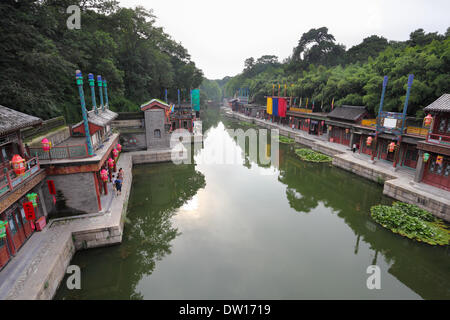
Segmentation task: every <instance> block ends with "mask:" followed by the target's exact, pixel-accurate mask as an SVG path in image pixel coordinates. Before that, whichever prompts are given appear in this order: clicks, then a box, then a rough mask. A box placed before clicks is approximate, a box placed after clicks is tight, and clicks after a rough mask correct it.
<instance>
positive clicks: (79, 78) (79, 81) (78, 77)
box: [75, 70, 94, 156]
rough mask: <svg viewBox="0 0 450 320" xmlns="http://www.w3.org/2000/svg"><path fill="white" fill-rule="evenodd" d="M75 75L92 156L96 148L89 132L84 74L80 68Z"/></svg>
mask: <svg viewBox="0 0 450 320" xmlns="http://www.w3.org/2000/svg"><path fill="white" fill-rule="evenodd" d="M75 75H76V80H77V86H78V93H79V94H80V103H81V113H82V115H83V122H84V132H85V135H86V145H87V148H88V154H89V155H90V156H92V155H94V148H93V147H92V141H91V134H90V132H89V121H88V117H87V111H86V103H85V101H84V91H83V76H82V74H81V71H80V70H77V71H75Z"/></svg>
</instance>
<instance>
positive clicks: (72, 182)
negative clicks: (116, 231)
mask: <svg viewBox="0 0 450 320" xmlns="http://www.w3.org/2000/svg"><path fill="white" fill-rule="evenodd" d="M47 180H53V181H54V182H55V188H56V192H57V195H58V191H61V193H60V195H62V196H63V197H64V198H65V206H62V202H58V203H57V205H56V206H54V205H53V200H52V197H51V196H48V197H46V204H50V203H51V206H48V207H47V208H52V209H53V210H51V215H52V217H55V218H56V217H58V216H66V215H70V214H81V213H94V212H98V202H97V193H96V190H95V181H94V175H93V173H92V172H83V173H73V174H65V175H57V176H49V177H48V178H47ZM46 194H48V192H46ZM48 210H49V209H48ZM49 211H50V210H49Z"/></svg>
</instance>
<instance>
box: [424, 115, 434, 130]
mask: <svg viewBox="0 0 450 320" xmlns="http://www.w3.org/2000/svg"><path fill="white" fill-rule="evenodd" d="M432 121H433V117H432V116H431V114H428V115H427V116H426V117H425V119H424V124H425V127H428V126H429V125H430V124H431V122H432Z"/></svg>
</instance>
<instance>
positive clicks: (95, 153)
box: [30, 71, 119, 217]
mask: <svg viewBox="0 0 450 320" xmlns="http://www.w3.org/2000/svg"><path fill="white" fill-rule="evenodd" d="M76 80H77V85H78V89H79V92H80V101H81V114H82V116H83V121H82V122H80V123H77V124H76V125H74V126H73V127H72V130H71V136H70V137H69V138H68V139H66V140H64V141H62V142H59V143H58V144H55V145H52V146H51V148H50V149H49V150H47V151H46V150H44V149H43V148H42V147H33V148H30V153H31V154H32V155H37V156H38V157H39V160H40V163H41V167H43V168H45V169H46V173H47V180H48V181H52V182H53V183H54V186H55V189H56V196H55V199H56V201H55V202H54V203H53V202H52V201H51V198H49V197H46V198H45V203H46V206H47V209H48V211H49V212H50V213H51V214H52V215H54V217H58V216H65V215H75V214H85V213H96V212H99V211H101V210H103V208H104V207H105V205H106V204H107V203H106V202H107V201H108V200H107V199H109V198H108V194H111V191H112V190H111V186H109V187H108V184H107V183H104V182H103V181H102V175H101V172H102V170H103V169H104V170H106V171H107V172H108V173H109V176H111V174H112V172H113V171H114V167H113V166H112V165H111V161H112V160H109V159H110V158H111V159H113V158H114V149H116V148H117V147H118V146H117V145H118V141H119V134H118V133H114V132H112V130H111V122H112V121H113V120H114V119H115V118H116V117H117V114H116V113H115V112H113V111H111V110H109V103H108V95H107V90H106V80H104V79H101V77H100V76H98V77H97V84H98V92H99V95H100V106H99V107H98V108H97V105H96V102H95V81H94V79H93V75H92V74H90V75H89V85H90V87H91V98H92V104H93V106H92V109H91V110H89V111H88V110H86V106H85V101H84V91H83V79H82V75H81V72H80V71H77V73H76ZM103 92H104V94H105V102H104V101H103ZM116 150H117V149H116ZM108 161H109V162H110V164H108ZM112 163H114V161H112ZM110 165H111V166H110ZM115 169H116V170H117V168H115ZM109 179H111V178H109ZM105 187H106V188H105ZM108 189H110V190H108Z"/></svg>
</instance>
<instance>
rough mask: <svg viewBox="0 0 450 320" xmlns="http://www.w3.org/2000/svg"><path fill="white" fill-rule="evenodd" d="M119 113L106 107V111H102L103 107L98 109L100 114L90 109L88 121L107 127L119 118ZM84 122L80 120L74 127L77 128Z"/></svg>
mask: <svg viewBox="0 0 450 320" xmlns="http://www.w3.org/2000/svg"><path fill="white" fill-rule="evenodd" d="M117 116H118V114H117V113H115V112H113V111H111V110H109V109H105V111H102V109H101V108H99V109H98V114H95V111H94V110H90V111H88V121H89V122H90V123H93V124H95V125H97V126H99V127H105V126H106V125H107V124H109V123H110V122H111V121H112V120H114V119H115V118H117ZM82 124H83V121H80V122H78V123H77V124H75V125H74V126H73V127H74V128H76V127H78V126H80V125H82Z"/></svg>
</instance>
